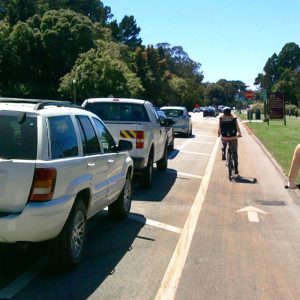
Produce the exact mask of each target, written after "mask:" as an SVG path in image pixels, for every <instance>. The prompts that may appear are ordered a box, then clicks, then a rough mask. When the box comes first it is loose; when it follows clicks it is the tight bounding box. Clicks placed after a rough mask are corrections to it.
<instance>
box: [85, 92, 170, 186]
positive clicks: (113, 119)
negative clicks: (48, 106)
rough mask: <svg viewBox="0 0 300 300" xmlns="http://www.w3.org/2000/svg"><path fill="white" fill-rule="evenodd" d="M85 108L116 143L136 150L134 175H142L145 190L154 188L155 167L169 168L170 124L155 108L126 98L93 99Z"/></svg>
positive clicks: (144, 102) (131, 154)
mask: <svg viewBox="0 0 300 300" xmlns="http://www.w3.org/2000/svg"><path fill="white" fill-rule="evenodd" d="M82 107H84V108H85V109H87V110H90V111H92V112H93V113H95V114H96V115H98V116H99V117H100V118H101V119H102V120H103V121H104V122H105V124H106V125H107V127H108V128H109V130H110V132H111V133H112V135H113V137H114V139H115V140H116V142H117V143H118V141H119V139H128V140H129V141H131V142H132V144H133V148H132V150H131V151H130V152H129V154H130V156H131V158H132V159H133V162H134V173H135V174H137V175H140V184H141V186H142V187H144V188H148V187H150V186H151V182H152V173H153V163H156V166H157V169H158V170H159V171H163V170H166V169H167V167H168V156H167V149H168V135H167V133H166V130H165V127H166V126H171V125H172V124H169V122H172V121H171V120H168V119H167V120H163V119H161V118H160V117H159V116H158V115H157V113H156V110H155V108H154V106H153V105H152V104H151V103H150V102H149V101H145V100H138V99H124V98H120V99H119V98H92V99H87V100H85V101H84V102H83V104H82Z"/></svg>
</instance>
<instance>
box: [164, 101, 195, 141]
mask: <svg viewBox="0 0 300 300" xmlns="http://www.w3.org/2000/svg"><path fill="white" fill-rule="evenodd" d="M160 109H161V110H162V111H163V112H164V113H165V115H166V116H167V117H168V118H172V119H173V121H174V124H173V128H174V132H175V133H182V134H184V135H185V136H187V137H189V136H191V135H192V131H193V126H192V120H191V115H189V114H188V112H187V109H186V108H185V107H184V106H163V107H161V108H160Z"/></svg>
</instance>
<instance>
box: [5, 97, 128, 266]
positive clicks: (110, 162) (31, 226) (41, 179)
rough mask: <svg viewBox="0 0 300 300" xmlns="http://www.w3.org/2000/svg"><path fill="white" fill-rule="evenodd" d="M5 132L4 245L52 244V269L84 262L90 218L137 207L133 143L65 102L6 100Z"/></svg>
mask: <svg viewBox="0 0 300 300" xmlns="http://www.w3.org/2000/svg"><path fill="white" fill-rule="evenodd" d="M0 132H1V135H0V191H1V192H0V244H1V243H5V244H9V243H10V244H21V245H23V244H25V245H26V244H28V243H30V242H41V241H47V242H48V256H49V262H50V265H51V266H55V267H56V268H58V269H62V270H68V269H71V268H73V267H75V266H77V265H78V264H79V262H80V260H81V258H82V255H83V253H84V248H85V240H86V228H87V220H88V219H90V218H91V217H92V216H93V215H95V214H96V213H98V212H99V211H100V210H102V209H103V208H105V207H107V206H108V213H109V215H110V216H111V217H112V218H115V219H123V218H126V217H127V216H128V214H129V212H130V206H131V190H132V188H131V181H132V176H133V161H132V159H131V158H130V157H129V154H128V152H127V151H129V150H130V149H131V148H132V144H131V142H129V141H126V140H120V141H118V144H116V143H115V141H114V139H113V137H112V135H111V133H110V132H109V130H108V129H107V127H106V126H105V125H104V123H103V122H102V121H101V119H99V118H98V117H97V116H96V115H95V114H93V113H91V112H89V111H87V110H84V109H82V108H81V107H78V106H74V105H73V104H71V103H69V102H64V101H48V100H36V99H10V98H0Z"/></svg>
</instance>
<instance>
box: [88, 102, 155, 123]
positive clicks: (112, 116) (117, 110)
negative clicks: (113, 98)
mask: <svg viewBox="0 0 300 300" xmlns="http://www.w3.org/2000/svg"><path fill="white" fill-rule="evenodd" d="M85 108H86V109H87V110H90V111H91V112H93V113H94V114H96V115H97V116H99V117H100V118H101V119H102V120H103V121H130V122H149V121H150V120H149V117H148V114H147V112H146V110H145V107H144V106H143V105H139V104H133V103H120V102H102V103H99V102H98V103H88V104H87V106H86V107H85Z"/></svg>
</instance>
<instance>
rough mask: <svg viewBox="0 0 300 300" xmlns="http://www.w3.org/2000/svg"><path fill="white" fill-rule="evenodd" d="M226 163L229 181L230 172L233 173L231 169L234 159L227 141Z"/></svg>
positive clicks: (230, 177) (232, 168)
mask: <svg viewBox="0 0 300 300" xmlns="http://www.w3.org/2000/svg"><path fill="white" fill-rule="evenodd" d="M226 165H227V168H228V178H229V180H230V181H231V179H232V173H233V170H234V159H233V154H232V151H231V148H230V146H229V143H228V145H227V154H226Z"/></svg>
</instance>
